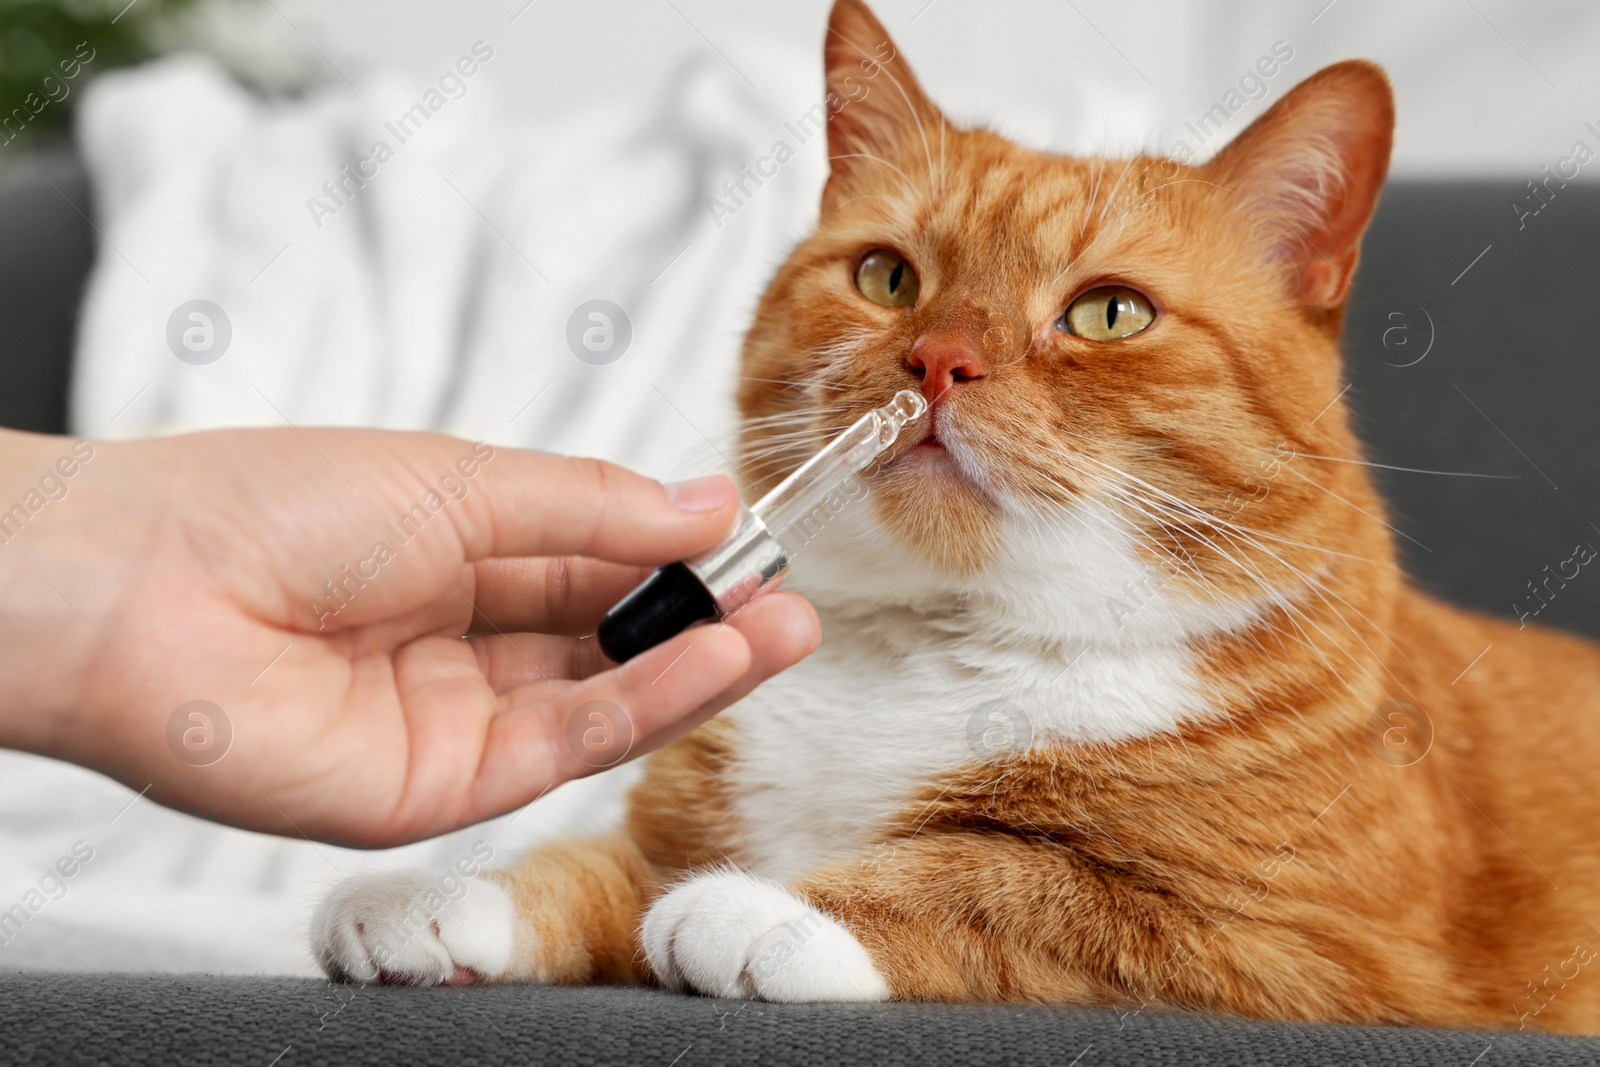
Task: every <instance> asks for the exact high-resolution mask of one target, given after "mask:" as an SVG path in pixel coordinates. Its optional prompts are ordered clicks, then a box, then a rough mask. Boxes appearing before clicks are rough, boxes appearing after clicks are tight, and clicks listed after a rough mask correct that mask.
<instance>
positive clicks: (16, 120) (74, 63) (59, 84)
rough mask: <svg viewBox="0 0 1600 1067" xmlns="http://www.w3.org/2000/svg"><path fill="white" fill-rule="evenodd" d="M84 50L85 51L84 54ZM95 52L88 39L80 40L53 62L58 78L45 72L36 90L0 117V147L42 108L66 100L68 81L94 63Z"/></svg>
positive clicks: (15, 136) (17, 134)
mask: <svg viewBox="0 0 1600 1067" xmlns="http://www.w3.org/2000/svg"><path fill="white" fill-rule="evenodd" d="M85 52H87V53H88V54H87V55H85V54H84V53H85ZM97 54H98V53H96V52H95V50H94V48H92V47H91V46H90V44H89V42H88V41H79V42H78V47H77V48H75V49H74V50H73V53H72V57H71V58H68V59H63V60H62V61H61V62H59V63H57V64H56V67H57V68H58V69H59V70H60V71H61V76H60V77H59V78H58V77H56V76H55V75H54V74H46V75H45V76H44V80H43V81H42V82H40V83H39V89H38V90H36V91H34V92H31V93H29V94H28V95H27V96H25V97H23V98H22V103H21V104H20V105H19V106H17V107H14V108H12V109H11V114H9V115H7V116H6V117H5V118H4V119H0V147H4V146H5V145H8V144H10V143H11V142H12V141H15V140H16V139H17V138H18V137H19V136H21V135H22V132H23V131H24V130H26V129H27V128H28V124H29V123H30V122H32V121H33V120H34V119H35V118H37V117H38V116H39V114H40V113H41V112H43V111H44V109H45V108H47V107H49V106H50V105H51V104H59V103H61V101H63V100H65V99H66V98H67V95H68V94H69V93H71V92H72V86H71V85H69V84H68V83H69V82H71V81H72V79H73V78H76V77H77V76H78V75H79V74H80V73H81V72H82V71H83V68H84V66H85V65H86V64H89V63H93V62H94V57H95V56H96V55H97ZM40 92H43V94H44V95H43V96H41V95H39V94H40Z"/></svg>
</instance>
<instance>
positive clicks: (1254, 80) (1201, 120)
mask: <svg viewBox="0 0 1600 1067" xmlns="http://www.w3.org/2000/svg"><path fill="white" fill-rule="evenodd" d="M1293 58H1294V46H1293V45H1291V44H1290V43H1289V42H1288V41H1274V42H1273V43H1272V50H1271V52H1269V53H1268V54H1267V55H1264V56H1261V57H1260V58H1258V59H1257V60H1256V61H1255V65H1254V66H1252V67H1249V68H1247V69H1246V70H1245V72H1244V73H1243V74H1241V75H1240V76H1239V80H1238V83H1237V88H1230V89H1229V90H1228V91H1227V92H1225V93H1223V94H1222V99H1220V100H1218V101H1217V102H1216V103H1214V104H1212V105H1211V106H1210V107H1209V108H1207V109H1206V110H1204V111H1202V112H1201V113H1200V114H1199V115H1198V116H1197V117H1196V118H1194V119H1193V120H1191V121H1188V122H1185V123H1184V124H1183V128H1184V129H1185V130H1186V131H1188V133H1189V135H1190V136H1191V137H1193V138H1194V139H1195V144H1193V145H1191V144H1190V143H1189V142H1188V141H1187V140H1186V139H1185V138H1183V137H1179V138H1178V139H1177V140H1176V141H1174V142H1173V143H1172V147H1171V148H1169V149H1168V150H1167V155H1168V157H1169V158H1171V160H1172V161H1173V162H1174V163H1190V162H1193V161H1194V160H1195V159H1196V158H1197V157H1198V156H1199V154H1200V153H1199V151H1198V149H1199V148H1202V147H1204V146H1205V145H1206V144H1208V143H1210V142H1211V141H1212V140H1213V139H1214V138H1216V137H1217V136H1219V135H1220V134H1221V133H1222V128H1223V127H1224V126H1226V125H1227V124H1228V123H1229V121H1231V120H1232V118H1233V116H1234V115H1236V114H1238V113H1239V112H1240V111H1242V110H1244V105H1245V102H1246V101H1252V100H1263V99H1265V98H1266V95H1267V80H1268V79H1270V78H1271V77H1272V76H1273V75H1275V74H1277V73H1278V72H1279V71H1280V70H1282V69H1283V68H1284V67H1285V66H1287V65H1288V63H1289V60H1291V59H1293Z"/></svg>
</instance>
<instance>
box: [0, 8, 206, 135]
mask: <svg viewBox="0 0 1600 1067" xmlns="http://www.w3.org/2000/svg"><path fill="white" fill-rule="evenodd" d="M207 2H208V0H133V2H132V3H129V2H128V0H0V146H3V145H7V144H13V142H14V144H13V147H20V146H21V145H23V144H25V143H27V142H32V141H36V140H38V139H39V138H40V137H43V136H46V135H48V134H49V133H51V132H52V131H55V130H58V129H60V128H62V126H63V125H64V124H65V122H66V120H67V118H68V116H69V114H70V110H71V107H72V104H73V102H74V98H75V97H76V95H77V93H76V90H77V89H78V87H79V86H80V85H81V84H82V83H83V81H84V79H85V77H87V76H88V75H91V74H94V73H98V72H100V71H103V70H110V69H112V68H113V67H120V66H127V65H129V64H132V63H140V62H143V61H144V60H146V59H149V58H151V57H152V56H154V55H157V54H158V53H160V52H162V51H164V50H165V48H166V38H165V37H164V36H163V34H162V31H163V29H164V28H165V27H166V26H168V25H169V24H170V23H171V22H172V21H174V20H176V19H178V18H180V17H182V16H183V15H185V14H187V13H189V12H190V11H192V10H193V9H194V8H196V7H198V6H200V5H202V4H204V3H207ZM85 57H93V58H92V59H86V58H85ZM69 71H70V72H73V73H72V74H70V75H69V73H68V72H69Z"/></svg>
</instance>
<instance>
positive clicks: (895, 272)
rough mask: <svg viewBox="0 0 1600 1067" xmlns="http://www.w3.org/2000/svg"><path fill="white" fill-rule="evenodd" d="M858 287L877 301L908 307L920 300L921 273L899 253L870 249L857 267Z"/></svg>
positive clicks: (898, 306) (863, 293)
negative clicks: (919, 278) (919, 275)
mask: <svg viewBox="0 0 1600 1067" xmlns="http://www.w3.org/2000/svg"><path fill="white" fill-rule="evenodd" d="M856 288H857V289H859V290H860V291H861V295H862V296H864V297H866V298H867V299H868V300H870V301H872V302H873V303H874V304H882V305H883V306H884V307H886V308H908V307H910V306H911V305H912V304H915V303H916V302H917V272H916V271H914V270H912V269H911V264H909V263H907V262H906V261H905V257H904V256H902V255H900V254H899V253H898V252H890V251H888V250H886V249H881V248H880V249H879V250H878V251H876V252H869V253H867V256H866V258H865V259H863V260H862V261H861V265H860V266H859V267H857V268H856Z"/></svg>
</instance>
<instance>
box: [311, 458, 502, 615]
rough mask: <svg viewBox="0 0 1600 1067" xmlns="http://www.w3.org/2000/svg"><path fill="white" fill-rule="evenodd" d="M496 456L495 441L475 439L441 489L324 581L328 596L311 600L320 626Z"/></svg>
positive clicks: (460, 496) (462, 496)
mask: <svg viewBox="0 0 1600 1067" xmlns="http://www.w3.org/2000/svg"><path fill="white" fill-rule="evenodd" d="M493 459H494V447H493V446H492V445H487V444H485V443H484V442H482V441H478V442H476V443H474V444H473V446H472V453H471V454H470V455H465V456H462V457H461V458H459V459H457V460H456V462H455V466H454V467H452V468H451V469H450V470H448V471H446V472H445V473H443V474H441V475H440V476H439V478H438V488H437V489H429V490H428V492H427V494H426V495H425V496H424V497H423V498H422V499H421V500H419V501H418V502H417V503H415V504H412V505H411V507H409V508H407V509H406V510H405V511H403V512H401V513H400V515H399V516H397V517H396V518H395V519H393V520H392V521H390V522H386V523H384V524H383V534H384V535H385V536H380V537H379V538H378V539H377V540H375V541H373V542H372V549H371V551H369V552H368V553H367V554H366V555H365V556H362V557H361V558H360V559H359V560H357V561H356V562H355V563H354V564H353V565H352V564H349V563H346V564H344V565H342V566H341V567H340V568H339V573H338V574H337V575H335V576H334V577H332V578H329V579H328V580H327V581H325V582H323V583H322V588H323V590H324V591H325V592H326V596H324V597H323V598H322V599H321V600H308V601H307V604H308V605H309V606H310V608H311V614H312V616H313V617H314V618H315V619H316V620H317V629H319V630H321V629H324V628H325V627H326V626H327V624H328V620H329V619H331V618H333V617H334V616H336V615H338V614H339V613H340V612H341V611H343V610H344V609H345V608H347V607H349V606H350V604H351V602H352V601H354V600H355V598H356V594H357V593H359V592H360V591H361V590H363V589H365V588H366V587H367V583H368V582H370V581H372V580H373V579H374V578H376V577H378V573H379V571H380V570H381V569H382V568H383V566H384V565H385V564H387V563H389V562H391V561H392V560H394V558H395V557H396V555H397V554H398V553H397V552H396V549H397V548H399V547H401V546H404V545H408V544H410V543H411V542H412V541H415V540H416V539H417V538H418V537H419V536H420V535H421V534H422V528H423V527H424V526H426V525H428V523H429V522H430V521H432V519H433V517H434V516H435V515H438V514H439V513H440V512H442V511H443V510H444V509H445V507H446V506H447V505H449V504H452V503H455V502H457V501H459V500H462V499H465V497H466V495H467V492H468V491H469V488H470V487H469V485H468V484H467V483H468V481H469V480H470V479H472V478H473V477H475V476H476V475H477V473H478V471H480V470H482V469H483V467H485V466H487V465H488V464H489V462H490V461H491V460H493ZM391 541H392V542H393V544H391V543H390V542H391Z"/></svg>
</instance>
